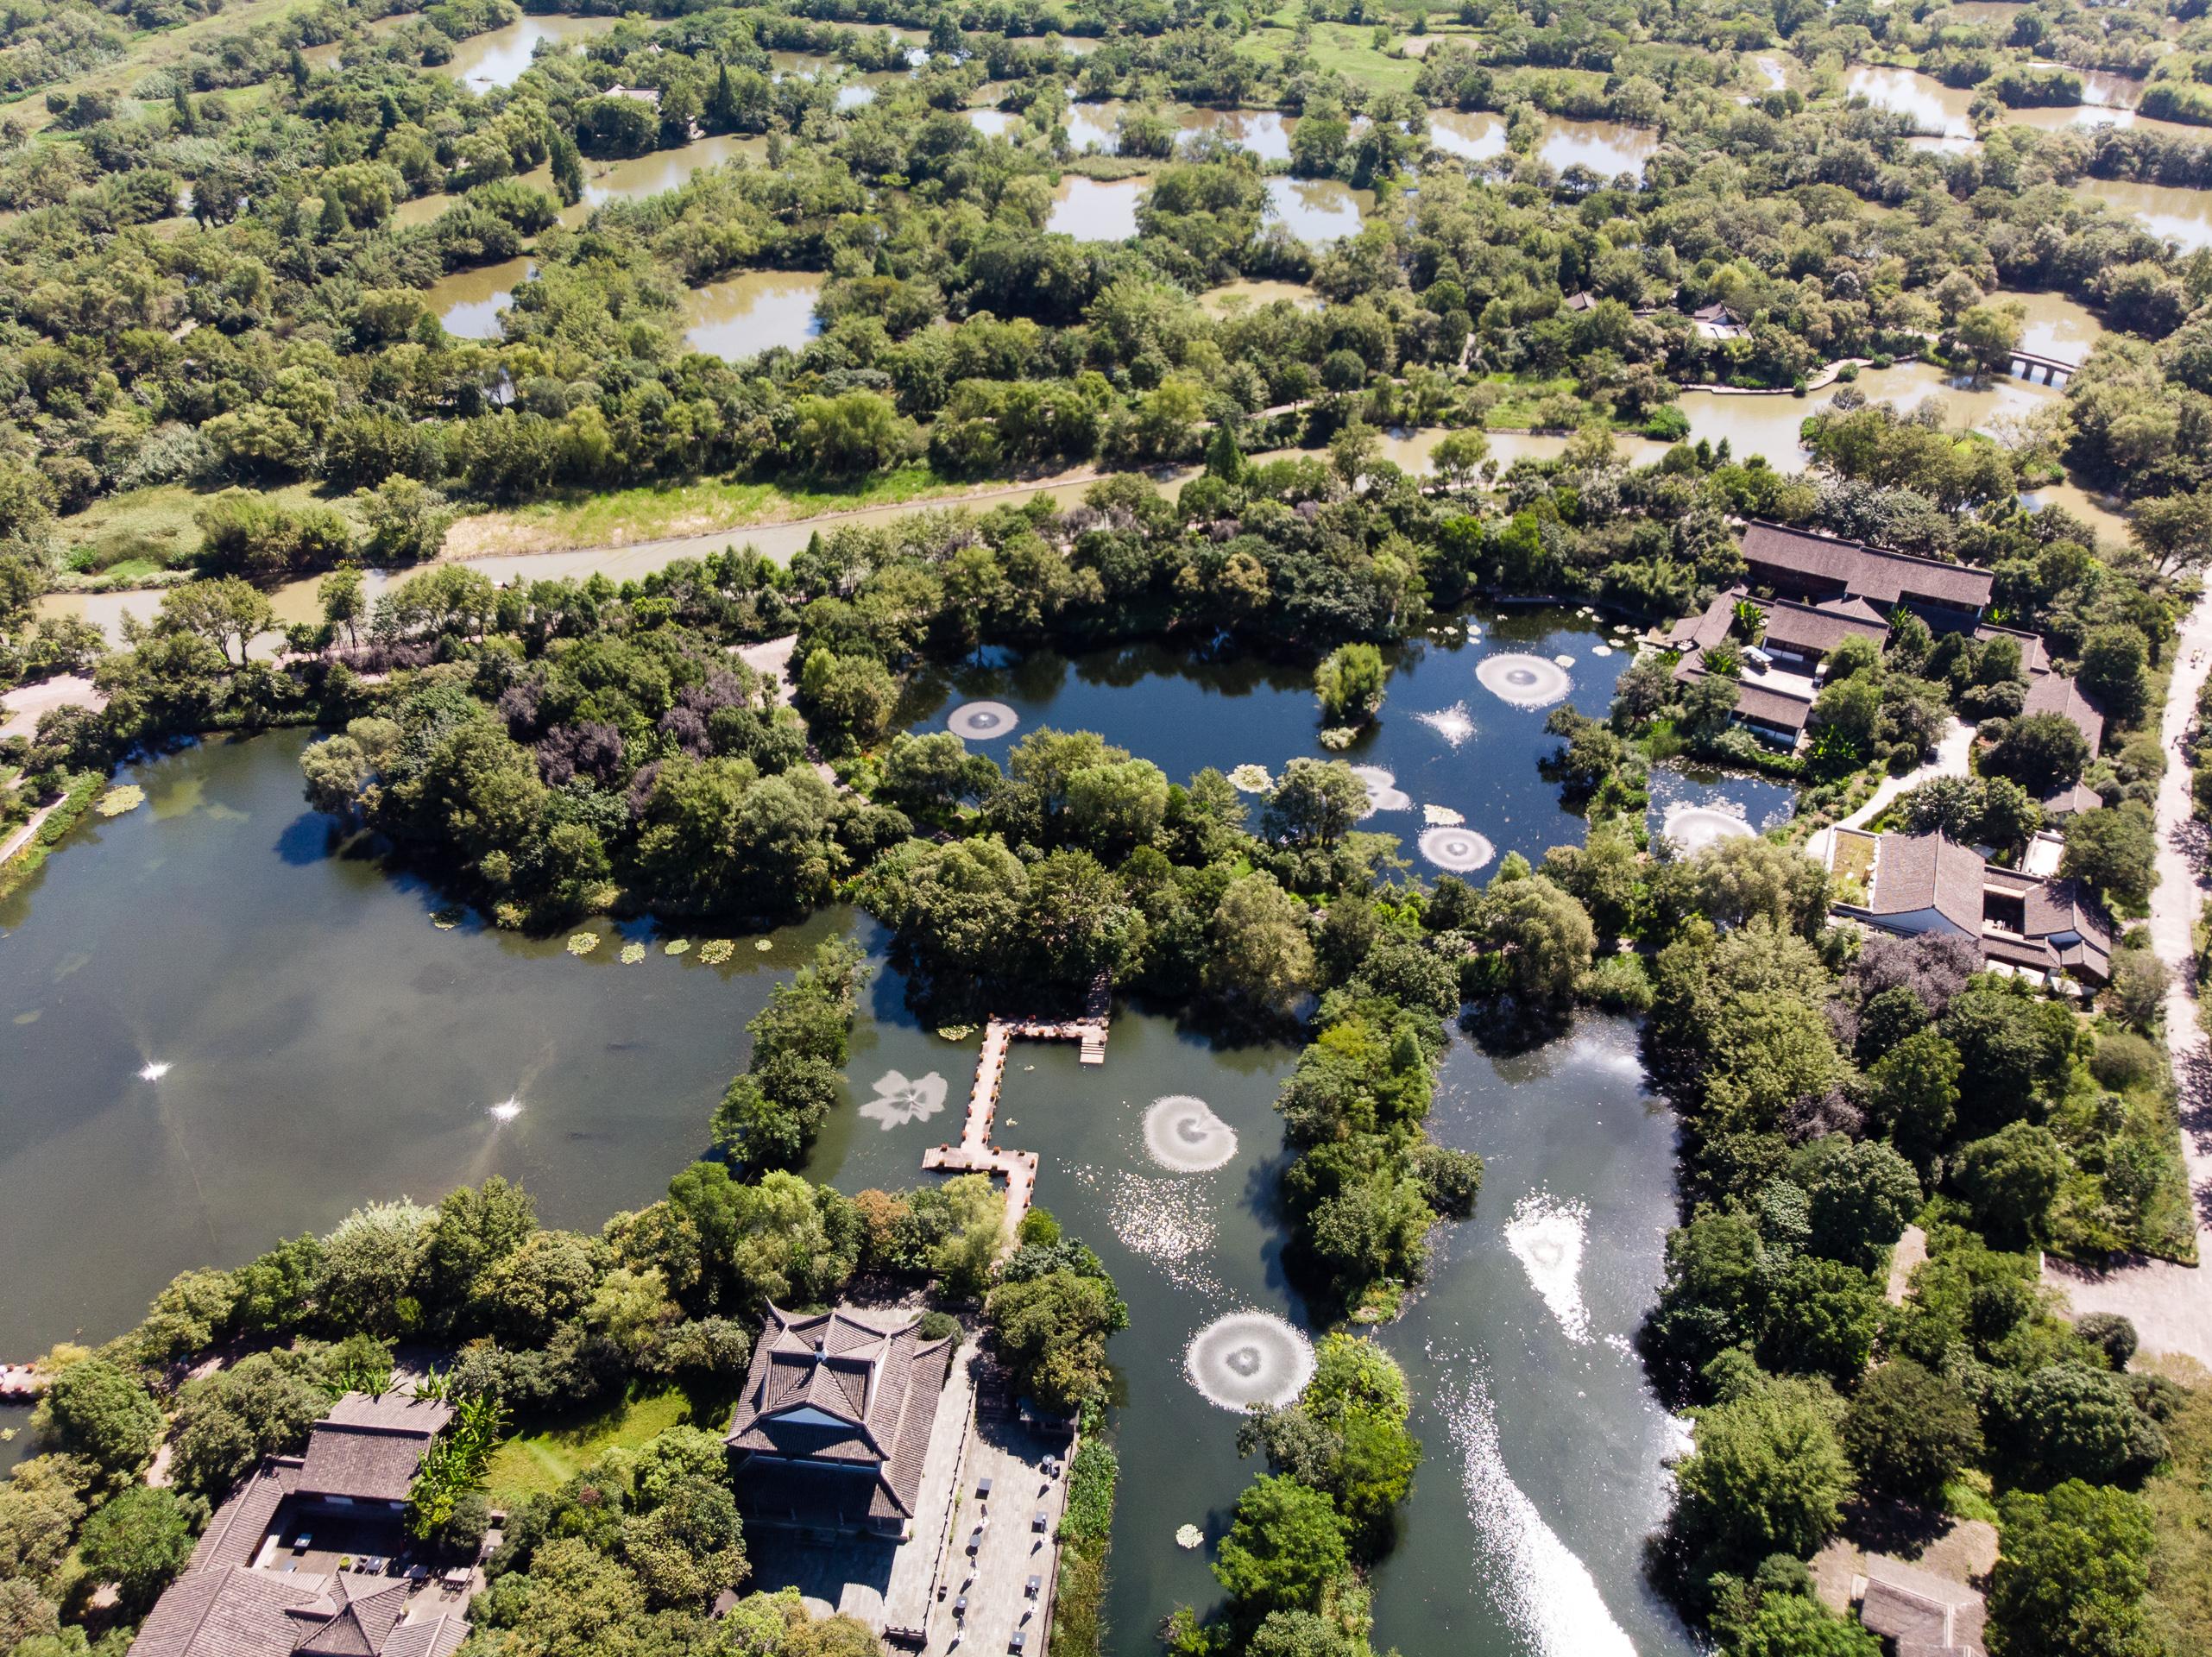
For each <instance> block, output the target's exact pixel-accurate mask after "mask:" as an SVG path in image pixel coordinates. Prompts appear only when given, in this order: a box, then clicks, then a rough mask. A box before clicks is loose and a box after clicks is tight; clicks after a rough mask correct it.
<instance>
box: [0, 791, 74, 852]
mask: <svg viewBox="0 0 2212 1657" xmlns="http://www.w3.org/2000/svg"><path fill="white" fill-rule="evenodd" d="M68 799H69V797H68V796H67V795H66V794H65V795H63V796H62V797H61V798H60V799H58V800H55V801H54V802H52V803H50V804H47V805H42V806H41V807H39V809H38V810H35V811H34V812H32V813H31V820H30V821H29V822H27V823H25V824H24V825H23V826H22V828H18V829H16V832H15V833H13V834H12V835H9V836H8V838H7V839H5V840H0V864H6V863H9V862H11V861H13V860H14V859H15V855H16V853H17V852H20V851H22V849H23V847H26V846H28V845H29V844H30V843H31V841H33V840H34V839H35V838H36V837H37V835H38V831H39V830H40V829H41V828H45V827H46V820H47V818H48V817H50V816H53V815H54V813H55V812H56V811H59V810H60V809H61V808H62V807H63V806H64V805H66V803H68Z"/></svg>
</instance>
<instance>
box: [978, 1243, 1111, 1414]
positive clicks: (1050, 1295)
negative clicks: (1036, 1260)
mask: <svg viewBox="0 0 2212 1657" xmlns="http://www.w3.org/2000/svg"><path fill="white" fill-rule="evenodd" d="M984 1314H985V1317H986V1320H988V1322H989V1323H990V1326H991V1333H992V1334H993V1338H994V1339H996V1340H997V1341H998V1343H999V1351H1001V1352H1002V1353H1003V1354H1004V1355H1005V1358H1006V1361H1007V1363H1008V1364H1009V1365H1010V1366H1011V1369H1012V1370H1013V1375H1014V1381H1015V1384H1016V1385H1017V1387H1018V1388H1019V1389H1021V1390H1022V1391H1024V1392H1025V1393H1027V1394H1028V1395H1029V1396H1030V1397H1032V1398H1034V1399H1036V1400H1037V1402H1038V1403H1039V1404H1041V1405H1042V1406H1043V1407H1044V1408H1046V1409H1048V1410H1052V1411H1055V1412H1057V1413H1061V1414H1067V1413H1071V1412H1073V1411H1074V1409H1076V1408H1078V1407H1079V1406H1080V1405H1081V1404H1082V1403H1083V1402H1084V1401H1085V1400H1087V1399H1089V1398H1092V1397H1094V1396H1098V1395H1099V1394H1100V1392H1102V1391H1103V1390H1104V1389H1105V1388H1106V1383H1107V1380H1108V1378H1109V1376H1110V1373H1111V1372H1110V1370H1109V1369H1108V1367H1107V1364H1106V1337H1107V1336H1109V1335H1111V1334H1113V1333H1116V1332H1117V1331H1119V1330H1120V1329H1123V1328H1125V1327H1127V1326H1128V1323H1129V1310H1128V1308H1127V1307H1125V1306H1124V1305H1123V1304H1122V1301H1121V1297H1120V1296H1119V1295H1117V1294H1116V1293H1115V1292H1114V1288H1113V1285H1112V1283H1111V1282H1107V1281H1106V1279H1104V1278H1102V1277H1087V1276H1078V1275H1077V1274H1076V1273H1074V1272H1073V1271H1068V1270H1057V1271H1051V1272H1047V1273H1046V1274H1044V1275H1043V1276H1039V1277H1033V1278H1030V1279H1028V1280H1026V1281H1024V1282H1002V1283H1000V1284H999V1287H998V1288H994V1289H993V1290H992V1291H991V1298H990V1299H989V1300H988V1301H986V1302H985V1306H984Z"/></svg>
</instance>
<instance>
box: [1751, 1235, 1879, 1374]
mask: <svg viewBox="0 0 2212 1657" xmlns="http://www.w3.org/2000/svg"><path fill="white" fill-rule="evenodd" d="M1880 1321H1881V1288H1880V1287H1879V1286H1878V1285H1877V1284H1876V1283H1875V1282H1874V1280H1873V1278H1872V1277H1871V1276H1869V1275H1868V1274H1867V1273H1866V1272H1863V1271H1861V1270H1859V1269H1858V1268H1856V1266H1849V1265H1845V1264H1844V1263H1843V1262H1842V1261H1840V1260H1824V1259H1821V1258H1820V1257H1818V1256H1817V1255H1799V1256H1797V1257H1794V1258H1793V1259H1789V1260H1787V1261H1785V1262H1783V1263H1781V1264H1780V1266H1779V1267H1778V1268H1776V1269H1775V1270H1774V1272H1773V1275H1772V1281H1771V1284H1770V1287H1769V1288H1768V1309H1767V1323H1766V1327H1765V1328H1764V1329H1763V1330H1762V1331H1761V1333H1760V1337H1759V1359H1760V1362H1761V1363H1762V1364H1766V1365H1767V1366H1768V1368H1769V1369H1774V1370H1789V1371H1791V1372H1793V1373H1795V1374H1799V1375H1824V1376H1826V1377H1828V1378H1829V1379H1830V1380H1831V1381H1832V1382H1834V1383H1836V1384H1837V1386H1839V1387H1846V1386H1850V1384H1852V1383H1854V1382H1856V1380H1857V1379H1858V1377H1859V1376H1860V1374H1861V1373H1862V1371H1864V1370H1865V1369H1866V1366H1867V1358H1868V1355H1869V1353H1871V1352H1872V1351H1873V1350H1874V1338H1875V1329H1876V1327H1877V1326H1879V1324H1880Z"/></svg>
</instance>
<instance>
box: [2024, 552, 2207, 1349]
mask: <svg viewBox="0 0 2212 1657" xmlns="http://www.w3.org/2000/svg"><path fill="white" fill-rule="evenodd" d="M2208 671H2212V595H2207V596H2206V597H2204V598H2203V599H2201V600H2200V601H2198V602H2197V605H2196V608H2195V609H2193V610H2191V611H2190V613H2189V614H2188V615H2186V616H2185V617H2184V618H2183V620H2182V622H2181V625H2180V627H2179V628H2178V630H2177V637H2176V639H2175V640H2174V671H2173V678H2172V680H2171V683H2170V684H2169V685H2168V687H2167V690H2166V705H2165V718H2164V722H2163V724H2162V725H2161V726H2160V727H2159V731H2160V740H2162V741H2164V742H2165V750H2166V772H2165V776H2164V777H2163V778H2160V779H2159V781H2158V889H2157V890H2156V891H2155V892H2152V895H2151V947H2152V949H2153V950H2154V951H2155V952H2156V954H2157V955H2158V959H2159V960H2160V961H2163V962H2165V967H2166V970H2167V971H2168V973H2171V975H2172V978H2171V982H2170V983H2169V985H2168V986H2167V988H2166V1046H2167V1048H2168V1049H2170V1050H2171V1053H2172V1055H2173V1067H2174V1080H2175V1082H2176V1083H2177V1087H2179V1090H2180V1110H2181V1149H2182V1156H2183V1160H2184V1162H2186V1163H2187V1164H2188V1168H2189V1184H2190V1192H2191V1194H2193V1195H2194V1197H2195V1198H2196V1257H2197V1259H2198V1260H2199V1261H2200V1262H2212V1225H2208V1224H2207V1217H2208V1215H2209V1214H2212V1050H2208V1046H2207V1043H2206V1041H2205V1037H2204V1027H2203V1024H2201V1023H2200V1022H2199V1020H2198V1017H2197V991H2198V986H2197V983H2196V955H2195V951H2194V949H2193V948H2191V943H2192V929H2193V928H2194V926H2195V924H2196V917H2197V916H2198V914H2199V913H2200V912H2201V911H2202V910H2203V904H2204V898H2205V876H2206V873H2207V871H2208V864H2212V857H2209V856H2208V852H2209V851H2212V841H2208V837H2207V835H2206V833H2205V829H2204V826H2203V824H2202V823H2199V822H2196V818H2195V816H2194V812H2193V809H2192V808H2193V802H2192V799H2191V797H2190V785H2189V765H2188V762H2187V760H2186V759H2185V757H2184V753H2183V751H2182V749H2183V744H2184V741H2185V740H2186V739H2187V737H2188V734H2189V731H2190V728H2191V727H2192V726H2193V725H2194V724H2195V722H2196V698H2197V695H2198V692H2199V691H2200V690H2202V689H2203V685H2204V680H2205V676H2206V674H2207V673H2208ZM2043 1280H2044V1282H2045V1283H2047V1284H2049V1285H2051V1287H2052V1288H2059V1289H2063V1290H2064V1291H2065V1294H2066V1295H2067V1298H2068V1299H2069V1300H2070V1301H2071V1302H2072V1305H2073V1310H2074V1314H2075V1315H2076V1316H2077V1317H2079V1316H2080V1315H2081V1314H2083V1313H2086V1312H2117V1313H2119V1314H2121V1315H2122V1316H2124V1317H2127V1318H2128V1319H2130V1320H2133V1323H2134V1325H2135V1331H2136V1333H2137V1334H2138V1335H2139V1336H2140V1338H2141V1340H2142V1349H2143V1350H2144V1351H2146V1352H2180V1353H2185V1354H2186V1355H2188V1356H2189V1357H2190V1358H2195V1359H2196V1361H2197V1362H2198V1363H2200V1364H2205V1365H2207V1366H2208V1367H2212V1276H2208V1275H2207V1273H2206V1271H2205V1270H2204V1269H2203V1266H2201V1265H2200V1266H2180V1265H2176V1264H2174V1263H2172V1262H2171V1261H2168V1260H2134V1261H2130V1262H2127V1263H2125V1264H2122V1265H2120V1266H2116V1267H2114V1269H2113V1270H2109V1271H2092V1270H2086V1269H2084V1268H2083V1267H2080V1266H2076V1265H2073V1264H2070V1263H2066V1262H2064V1261H2057V1260H2046V1261H2045V1263H2044V1269H2043Z"/></svg>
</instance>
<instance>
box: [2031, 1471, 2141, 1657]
mask: <svg viewBox="0 0 2212 1657" xmlns="http://www.w3.org/2000/svg"><path fill="white" fill-rule="evenodd" d="M2001 1512H2002V1514H2003V1517H2004V1524H2003V1528H2002V1538H2003V1546H2002V1550H2001V1552H2000V1553H1999V1554H1998V1556H1997V1568H1996V1570H1995V1572H1993V1573H1992V1575H1991V1578H1990V1585H1989V1622H1990V1629H1989V1633H1990V1641H1989V1646H1990V1649H1991V1650H1992V1651H1993V1652H1995V1653H1996V1654H1999V1657H2146V1654H2148V1653H2150V1652H2152V1651H2153V1650H2155V1649H2156V1648H2155V1646H2154V1645H2153V1643H2152V1639H2151V1631H2150V1628H2149V1624H2148V1621H2147V1619H2146V1616H2145V1609H2144V1604H2143V1592H2144V1589H2145V1588H2146V1585H2147V1584H2148V1581H2149V1576H2148V1570H2147V1566H2148V1561H2149V1559H2150V1557H2151V1553H2152V1547H2153V1545H2154V1543H2155V1541H2156V1540H2157V1539H2156V1537H2155V1535H2154V1534H2153V1533H2152V1528H2151V1518H2150V1515H2149V1513H2148V1512H2147V1511H2146V1509H2145V1508H2144V1506H2143V1503H2142V1501H2141V1499H2140V1498H2139V1497H2137V1496H2131V1495H2129V1494H2128V1493H2127V1491H2125V1490H2111V1489H2108V1488H2100V1487H2098V1486H2095V1485H2093V1484H2083V1483H2082V1482H2081V1481H2079V1480H2077V1479H2070V1480H2068V1481H2067V1482H2066V1483H2064V1484H2060V1485H2059V1486H2058V1488H2056V1489H2055V1490H2051V1492H2050V1493H2049V1494H2048V1495H2047V1496H2036V1495H2033V1494H2030V1493H2025V1492H2023V1493H2021V1494H2018V1495H2014V1496H2007V1497H2006V1499H2005V1501H2004V1503H2003V1505H2002V1508H2001Z"/></svg>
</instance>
